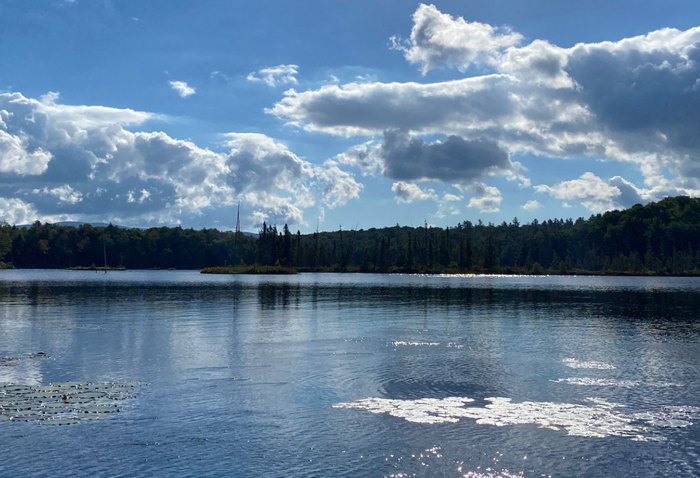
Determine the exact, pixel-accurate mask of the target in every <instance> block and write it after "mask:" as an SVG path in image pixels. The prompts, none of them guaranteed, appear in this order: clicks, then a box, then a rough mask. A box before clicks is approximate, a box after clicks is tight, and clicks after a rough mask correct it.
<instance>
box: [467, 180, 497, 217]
mask: <svg viewBox="0 0 700 478" xmlns="http://www.w3.org/2000/svg"><path fill="white" fill-rule="evenodd" d="M471 190H472V192H473V194H474V196H473V197H472V198H471V199H470V200H469V202H468V203H467V207H471V208H475V209H478V210H479V211H480V212H485V213H489V212H498V211H500V210H501V202H502V201H503V196H502V195H501V191H499V189H498V188H497V187H495V186H488V185H486V184H484V183H476V184H474V185H473V186H472V187H471Z"/></svg>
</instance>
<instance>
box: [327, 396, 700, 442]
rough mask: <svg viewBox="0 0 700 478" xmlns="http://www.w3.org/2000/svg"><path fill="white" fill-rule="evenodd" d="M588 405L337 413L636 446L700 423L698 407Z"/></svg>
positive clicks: (377, 407) (425, 404)
mask: <svg viewBox="0 0 700 478" xmlns="http://www.w3.org/2000/svg"><path fill="white" fill-rule="evenodd" d="M586 401H587V402H588V403H587V404H578V403H554V402H513V401H512V400H511V399H510V398H505V397H490V398H486V402H488V403H487V404H486V405H484V406H472V405H471V404H472V403H473V402H474V400H473V399H471V398H469V397H447V398H443V399H437V398H423V399H418V400H395V399H386V398H365V399H362V400H358V401H355V402H346V403H339V404H337V405H334V406H333V407H334V408H345V409H359V410H366V411H368V412H370V413H375V414H388V415H391V416H393V417H398V418H403V419H404V420H406V421H409V422H413V423H421V424H439V423H457V422H459V421H460V420H461V419H464V418H470V419H474V420H476V423H478V424H481V425H493V426H505V425H525V424H532V425H536V426H537V427H539V428H545V429H550V430H558V431H564V432H566V433H567V434H569V435H574V436H582V437H596V438H603V437H608V436H619V437H625V438H629V439H632V440H636V441H652V440H655V441H658V440H663V439H664V438H663V437H662V436H661V435H660V432H661V430H660V429H661V428H665V427H674V428H683V427H688V426H690V425H692V424H693V421H694V420H698V419H700V407H684V406H681V407H678V406H667V407H663V408H662V409H661V410H657V411H645V412H643V413H623V412H621V411H620V410H619V409H621V408H624V405H621V404H618V403H612V402H608V401H606V400H604V399H600V398H588V399H586Z"/></svg>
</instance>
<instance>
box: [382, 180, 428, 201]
mask: <svg viewBox="0 0 700 478" xmlns="http://www.w3.org/2000/svg"><path fill="white" fill-rule="evenodd" d="M391 190H392V191H394V194H395V197H394V199H396V202H398V203H412V202H413V201H427V200H429V199H432V200H436V199H437V195H436V194H435V191H433V190H432V189H428V190H423V189H421V188H420V187H419V186H418V185H417V184H414V183H407V182H404V181H397V182H395V183H394V184H392V186H391Z"/></svg>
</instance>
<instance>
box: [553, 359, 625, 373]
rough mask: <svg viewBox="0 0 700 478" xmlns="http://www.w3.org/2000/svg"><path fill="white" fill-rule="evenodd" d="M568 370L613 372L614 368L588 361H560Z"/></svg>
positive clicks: (607, 364) (606, 364)
mask: <svg viewBox="0 0 700 478" xmlns="http://www.w3.org/2000/svg"><path fill="white" fill-rule="evenodd" d="M562 362H563V363H564V365H566V366H567V367H569V368H592V369H597V370H615V368H616V367H615V366H614V365H611V364H609V363H605V362H595V361H588V362H584V361H581V360H576V359H575V358H565V359H563V360H562Z"/></svg>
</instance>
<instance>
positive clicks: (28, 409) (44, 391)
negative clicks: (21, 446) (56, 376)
mask: <svg viewBox="0 0 700 478" xmlns="http://www.w3.org/2000/svg"><path fill="white" fill-rule="evenodd" d="M139 385H140V382H106V383H93V382H64V383H52V384H49V385H20V384H15V383H0V421H8V420H10V421H19V422H39V423H42V424H44V425H72V424H76V423H80V422H82V421H85V420H100V419H104V418H109V417H111V416H112V415H114V414H115V413H118V412H119V411H120V409H121V407H122V406H123V403H124V401H125V400H128V399H131V398H134V397H135V394H136V389H137V387H138V386H139Z"/></svg>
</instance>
